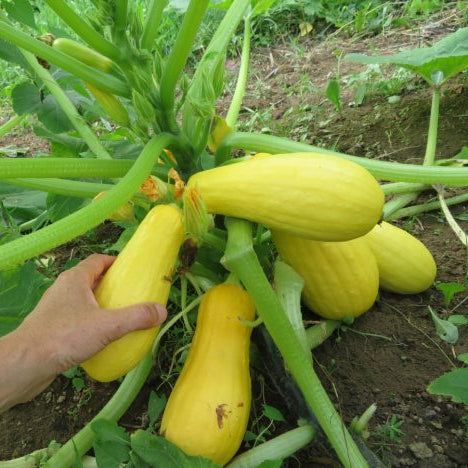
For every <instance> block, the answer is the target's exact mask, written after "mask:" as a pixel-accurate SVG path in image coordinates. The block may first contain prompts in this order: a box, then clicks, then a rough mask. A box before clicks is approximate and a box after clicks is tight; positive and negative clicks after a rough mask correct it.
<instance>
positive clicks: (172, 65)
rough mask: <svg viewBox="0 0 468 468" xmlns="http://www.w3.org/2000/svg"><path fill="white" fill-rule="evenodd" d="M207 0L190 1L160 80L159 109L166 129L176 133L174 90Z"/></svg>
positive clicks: (206, 5)
mask: <svg viewBox="0 0 468 468" xmlns="http://www.w3.org/2000/svg"><path fill="white" fill-rule="evenodd" d="M208 3H209V0H191V1H190V4H189V6H188V8H187V11H186V13H185V16H184V19H183V21H182V25H181V27H180V30H179V32H178V34H177V38H176V41H175V43H174V47H173V48H172V51H171V54H170V55H169V58H168V60H167V62H166V65H165V67H164V72H163V75H162V78H161V87H160V95H161V107H162V110H163V112H164V115H165V121H166V124H167V126H168V129H170V130H172V131H177V129H178V125H177V122H176V118H175V105H174V103H175V88H176V84H177V81H178V80H179V78H180V75H181V74H182V71H183V70H184V67H185V64H186V62H187V59H188V56H189V54H190V51H191V50H192V45H193V42H194V40H195V36H196V35H197V32H198V29H199V27H200V23H201V20H202V18H203V15H204V14H205V10H206V8H207V7H208Z"/></svg>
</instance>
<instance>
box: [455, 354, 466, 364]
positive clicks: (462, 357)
mask: <svg viewBox="0 0 468 468" xmlns="http://www.w3.org/2000/svg"><path fill="white" fill-rule="evenodd" d="M457 359H458V360H459V361H461V362H463V363H464V364H468V353H463V354H459V355H458V356H457Z"/></svg>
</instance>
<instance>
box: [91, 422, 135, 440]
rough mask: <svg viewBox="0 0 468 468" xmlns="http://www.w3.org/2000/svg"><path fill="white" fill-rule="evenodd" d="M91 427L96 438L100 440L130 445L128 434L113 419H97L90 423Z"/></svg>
mask: <svg viewBox="0 0 468 468" xmlns="http://www.w3.org/2000/svg"><path fill="white" fill-rule="evenodd" d="M91 429H92V430H93V432H94V433H95V434H96V438H97V440H100V441H101V442H114V443H118V444H121V445H126V446H130V435H129V434H127V433H126V432H125V429H124V428H123V427H120V426H118V425H117V423H116V422H114V421H108V420H107V419H97V420H96V421H94V422H92V423H91Z"/></svg>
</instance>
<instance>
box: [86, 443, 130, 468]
mask: <svg viewBox="0 0 468 468" xmlns="http://www.w3.org/2000/svg"><path fill="white" fill-rule="evenodd" d="M93 449H94V455H95V457H96V463H97V466H98V467H99V468H119V467H120V466H121V464H122V463H123V462H125V461H127V460H128V459H129V457H130V455H129V454H130V447H129V446H127V445H122V444H121V443H118V442H103V441H101V440H97V441H95V442H94V443H93Z"/></svg>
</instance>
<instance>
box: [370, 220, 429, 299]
mask: <svg viewBox="0 0 468 468" xmlns="http://www.w3.org/2000/svg"><path fill="white" fill-rule="evenodd" d="M364 239H365V240H366V242H367V243H368V244H369V247H370V248H371V249H372V251H373V252H374V255H375V258H376V259H377V265H378V267H379V275H380V287H381V288H382V289H385V290H387V291H391V292H394V293H398V294H418V293H421V292H423V291H425V290H426V289H428V288H430V287H431V286H432V284H433V283H434V280H435V277H436V274H437V266H436V263H435V261H434V257H433V256H432V254H431V252H429V250H428V249H427V248H426V246H425V245H424V244H423V243H422V242H421V241H420V240H419V239H417V238H416V237H414V236H412V235H411V234H410V233H409V232H406V231H405V230H404V229H400V228H399V227H397V226H394V225H393V224H390V223H387V222H385V221H384V222H382V223H380V224H378V225H377V226H375V227H374V229H372V231H370V232H369V233H368V234H366V235H365V236H364Z"/></svg>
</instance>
